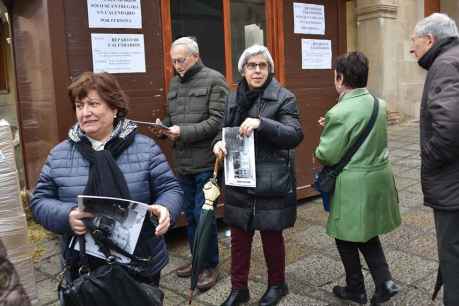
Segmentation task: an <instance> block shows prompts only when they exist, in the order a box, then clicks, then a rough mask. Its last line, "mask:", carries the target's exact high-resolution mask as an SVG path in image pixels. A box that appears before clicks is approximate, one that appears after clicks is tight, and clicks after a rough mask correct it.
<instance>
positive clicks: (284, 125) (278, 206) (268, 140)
mask: <svg viewBox="0 0 459 306" xmlns="http://www.w3.org/2000/svg"><path fill="white" fill-rule="evenodd" d="M238 112H240V108H239V106H238V103H237V93H236V92H232V93H231V94H230V95H229V96H228V99H227V102H226V105H225V119H224V126H225V127H234V126H238V122H236V120H235V118H237V117H238V114H237V113H238ZM247 117H251V118H259V119H260V126H259V127H258V128H257V129H256V130H255V131H254V133H255V169H258V170H257V173H258V174H257V184H259V183H260V182H259V181H260V179H261V177H260V176H264V177H263V180H262V181H263V182H265V183H267V184H272V185H274V184H276V183H278V182H276V181H275V180H277V179H278V175H280V173H285V172H286V171H288V172H289V173H290V178H289V180H288V182H287V183H288V186H287V187H288V192H287V193H286V194H284V195H275V196H273V195H269V194H261V193H258V194H257V193H256V190H255V189H254V188H244V187H234V186H229V185H224V188H223V190H224V201H225V214H224V219H225V222H226V223H227V224H230V225H232V226H236V227H238V228H241V229H243V230H245V231H251V230H276V231H279V230H283V229H285V228H288V227H292V226H293V225H294V224H295V221H296V206H297V201H296V180H295V166H294V160H295V157H294V156H295V154H294V148H295V147H296V146H297V145H298V144H300V143H301V141H302V140H303V130H302V127H301V123H300V121H299V111H298V105H297V103H296V98H295V95H294V94H293V93H291V92H290V91H289V90H287V89H286V88H284V87H282V86H281V85H280V84H279V83H278V82H277V81H276V79H274V78H273V79H272V81H271V82H270V83H269V85H268V86H267V87H266V89H265V90H264V92H263V94H262V95H261V96H260V98H259V99H258V101H256V102H255V103H254V105H253V106H252V107H251V109H250V110H249V112H248V116H247ZM220 139H221V135H220V134H219V135H218V136H217V138H216V139H215V140H214V143H215V142H216V141H218V140H220ZM278 166H280V167H283V168H279V167H278ZM266 167H269V168H270V169H272V170H266V169H265V171H263V170H262V168H266ZM268 182H269V183H268ZM264 187H267V189H269V188H270V186H264Z"/></svg>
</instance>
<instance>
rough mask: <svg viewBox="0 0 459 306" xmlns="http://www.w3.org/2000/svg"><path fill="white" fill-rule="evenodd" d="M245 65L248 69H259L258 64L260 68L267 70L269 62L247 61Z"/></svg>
mask: <svg viewBox="0 0 459 306" xmlns="http://www.w3.org/2000/svg"><path fill="white" fill-rule="evenodd" d="M245 66H246V67H247V70H251V71H253V70H256V69H257V66H258V68H260V70H266V69H268V63H266V62H262V63H247V64H245Z"/></svg>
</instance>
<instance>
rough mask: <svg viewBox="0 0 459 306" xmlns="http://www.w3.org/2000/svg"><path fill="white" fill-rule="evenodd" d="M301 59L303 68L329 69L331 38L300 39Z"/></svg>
mask: <svg viewBox="0 0 459 306" xmlns="http://www.w3.org/2000/svg"><path fill="white" fill-rule="evenodd" d="M301 59H302V61H301V62H302V65H301V66H302V68H303V69H331V62H332V50H331V40H326V39H302V40H301Z"/></svg>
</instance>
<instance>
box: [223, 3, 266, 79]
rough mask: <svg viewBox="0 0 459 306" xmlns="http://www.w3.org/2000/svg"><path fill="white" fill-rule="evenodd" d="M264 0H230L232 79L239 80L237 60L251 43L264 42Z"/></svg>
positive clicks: (262, 43)
mask: <svg viewBox="0 0 459 306" xmlns="http://www.w3.org/2000/svg"><path fill="white" fill-rule="evenodd" d="M265 37H266V15H265V0H231V40H232V41H231V47H232V54H233V58H232V63H233V79H234V80H235V81H237V80H239V79H240V78H241V77H240V73H239V71H238V69H237V62H238V60H239V57H240V56H241V54H242V52H243V51H244V50H245V49H246V48H248V47H250V46H251V45H253V44H261V45H265V44H266V43H265V42H266V39H265Z"/></svg>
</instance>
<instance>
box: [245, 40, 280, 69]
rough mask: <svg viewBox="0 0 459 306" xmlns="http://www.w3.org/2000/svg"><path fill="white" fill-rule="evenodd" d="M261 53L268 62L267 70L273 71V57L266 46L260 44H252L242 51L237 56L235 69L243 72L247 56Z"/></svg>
mask: <svg viewBox="0 0 459 306" xmlns="http://www.w3.org/2000/svg"><path fill="white" fill-rule="evenodd" d="M259 54H261V55H263V56H264V58H265V59H266V61H267V62H268V65H269V71H270V72H271V73H273V72H274V62H273V58H272V57H271V53H269V50H268V48H266V47H265V46H262V45H253V46H251V47H248V48H247V49H245V50H244V52H242V54H241V57H240V58H239V62H238V64H237V69H238V70H239V72H240V73H241V74H242V73H243V72H244V66H245V64H247V61H248V60H249V58H251V57H252V56H255V55H259Z"/></svg>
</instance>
